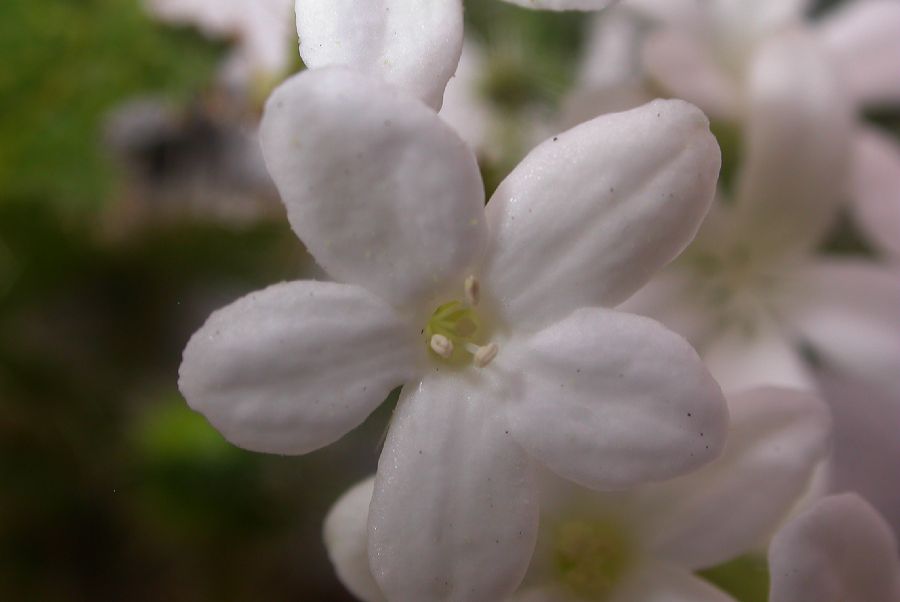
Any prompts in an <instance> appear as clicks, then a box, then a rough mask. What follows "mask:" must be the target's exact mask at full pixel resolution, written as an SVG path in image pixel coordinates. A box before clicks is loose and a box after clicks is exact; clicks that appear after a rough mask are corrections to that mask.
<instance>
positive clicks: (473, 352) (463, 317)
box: [423, 276, 499, 368]
mask: <svg viewBox="0 0 900 602" xmlns="http://www.w3.org/2000/svg"><path fill="white" fill-rule="evenodd" d="M478 300H479V285H478V280H476V279H475V277H474V276H469V277H468V278H466V283H465V300H464V301H462V300H453V301H448V302H446V303H444V304H442V305H440V306H438V308H437V309H435V310H434V313H433V314H431V318H429V319H428V324H427V325H426V326H425V330H424V331H423V333H424V335H425V342H426V343H427V345H428V348H429V349H430V350H431V352H432V353H433V354H434V355H435V356H437V357H438V358H440V359H442V360H445V361H447V362H450V363H453V364H459V365H462V364H466V363H468V362H469V361H471V362H472V363H474V364H475V365H476V366H478V367H479V368H483V367H485V366H487V365H488V364H490V363H491V361H492V360H493V359H494V358H495V357H496V356H497V352H498V351H499V347H497V344H496V343H487V344H484V345H482V344H480V343H482V342H484V329H483V328H482V324H481V322H480V320H479V318H478V314H477V312H476V311H475V306H476V305H478Z"/></svg>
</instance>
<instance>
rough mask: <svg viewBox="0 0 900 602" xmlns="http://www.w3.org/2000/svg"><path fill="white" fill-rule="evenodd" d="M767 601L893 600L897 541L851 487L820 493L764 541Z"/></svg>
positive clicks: (898, 595) (898, 572)
mask: <svg viewBox="0 0 900 602" xmlns="http://www.w3.org/2000/svg"><path fill="white" fill-rule="evenodd" d="M769 572H770V574H771V592H770V595H769V600H770V602H797V601H798V600H814V601H815V602H897V600H900V563H898V560H897V541H896V539H895V538H894V534H893V533H892V532H891V529H890V527H889V526H888V525H887V523H885V522H884V519H882V518H881V517H880V516H879V515H878V512H876V511H875V509H874V508H872V507H871V506H870V505H869V504H867V503H866V502H865V501H863V500H862V498H860V497H859V496H857V495H855V494H852V493H845V494H842V495H835V496H831V497H827V498H823V499H822V500H820V501H819V502H817V503H816V504H815V505H814V506H813V507H811V508H809V509H808V510H806V511H804V512H803V513H802V514H800V515H799V516H797V517H796V518H794V519H793V520H792V521H791V522H790V523H788V524H787V525H785V527H784V528H783V529H782V530H781V531H779V533H778V534H777V535H776V536H775V538H774V539H773V540H772V545H771V546H770V547H769Z"/></svg>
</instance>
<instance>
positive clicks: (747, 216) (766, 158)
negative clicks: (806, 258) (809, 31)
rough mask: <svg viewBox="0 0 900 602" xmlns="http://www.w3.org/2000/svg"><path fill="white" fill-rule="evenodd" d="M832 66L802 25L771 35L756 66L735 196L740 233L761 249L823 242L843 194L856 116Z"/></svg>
mask: <svg viewBox="0 0 900 602" xmlns="http://www.w3.org/2000/svg"><path fill="white" fill-rule="evenodd" d="M832 71H833V70H832V69H831V66H830V65H829V64H828V57H827V55H826V54H825V52H824V51H823V50H821V49H820V48H819V47H818V45H817V44H816V43H815V40H814V39H812V38H811V36H809V35H806V34H804V33H801V32H800V31H792V32H788V33H785V34H783V35H780V36H775V37H774V38H772V39H771V40H770V41H769V42H768V43H767V44H766V45H765V46H764V47H763V48H762V49H761V50H760V51H759V52H758V54H757V57H756V60H755V63H754V65H753V67H752V69H751V73H750V75H749V81H748V83H747V85H748V94H749V103H750V106H749V115H748V117H747V132H748V134H747V136H748V141H747V147H746V149H745V151H744V152H745V154H746V158H745V160H744V167H743V170H742V171H741V173H740V174H739V179H738V183H737V191H736V198H735V201H734V202H735V210H736V219H737V221H738V223H739V224H741V228H742V234H741V238H742V239H743V240H745V241H748V242H749V243H751V244H753V245H754V248H755V249H759V250H760V252H761V253H766V252H768V253H769V254H770V255H772V256H778V257H782V256H783V255H784V254H785V253H788V252H795V253H800V252H805V251H807V250H808V249H809V248H810V247H812V246H814V245H816V244H818V243H819V242H820V239H821V238H822V236H823V235H824V233H825V230H826V229H827V228H828V227H829V226H830V225H831V223H832V221H833V218H834V216H835V213H836V211H837V209H838V207H839V203H840V202H841V201H842V200H843V198H842V193H843V191H844V190H845V178H846V177H847V176H849V171H848V170H847V166H848V165H849V160H850V157H849V152H850V145H849V143H848V140H849V139H850V135H851V119H850V117H851V114H850V112H849V109H848V106H847V103H846V102H845V100H844V99H843V97H842V95H841V93H840V89H839V88H838V85H837V83H836V81H835V78H834V74H833V73H832ZM773 216H777V219H773Z"/></svg>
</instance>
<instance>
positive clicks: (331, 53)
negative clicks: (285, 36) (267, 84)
mask: <svg viewBox="0 0 900 602" xmlns="http://www.w3.org/2000/svg"><path fill="white" fill-rule="evenodd" d="M296 8H297V32H298V33H299V35H300V56H301V57H303V62H304V63H306V66H307V67H316V68H318V67H325V66H329V65H343V66H347V67H352V68H353V69H356V70H359V71H362V72H363V73H367V74H370V75H373V76H375V77H377V78H380V79H383V80H385V81H388V82H390V83H392V84H395V85H397V86H400V87H402V88H404V89H406V90H407V91H409V92H411V93H412V94H414V95H416V96H418V97H419V98H422V99H423V100H425V102H427V103H428V104H430V105H431V106H432V107H434V108H435V109H439V108H440V107H441V100H442V98H443V96H444V87H445V86H446V85H447V80H449V79H450V77H451V76H452V75H453V72H454V71H455V70H456V63H457V61H459V54H460V52H461V50H462V43H463V19H462V15H463V9H462V2H461V0H429V1H428V2H409V1H407V0H365V1H364V2H359V1H358V0H297V4H296Z"/></svg>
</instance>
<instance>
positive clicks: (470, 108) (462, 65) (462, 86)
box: [441, 40, 494, 152]
mask: <svg viewBox="0 0 900 602" xmlns="http://www.w3.org/2000/svg"><path fill="white" fill-rule="evenodd" d="M484 52H485V51H484V49H483V48H481V46H480V45H479V44H478V43H477V42H474V41H470V40H466V42H465V44H464V45H463V51H462V56H460V57H459V67H458V68H457V69H456V73H455V74H454V75H453V77H452V78H450V81H449V82H448V83H447V91H446V93H445V94H444V105H443V106H442V107H441V119H443V120H444V121H446V122H447V123H449V124H450V125H451V126H453V129H454V130H456V132H457V133H458V134H459V135H460V137H462V139H463V140H465V141H466V142H467V143H468V144H469V146H471V147H472V148H473V149H475V150H476V151H477V152H483V151H484V150H485V147H486V146H487V144H488V142H489V141H490V139H491V136H490V134H491V127H492V125H493V124H492V119H493V117H494V116H493V115H492V112H491V107H490V105H489V101H488V98H487V96H486V95H484V94H483V91H482V89H481V78H482V76H483V75H484V71H485V68H486V66H485V57H484Z"/></svg>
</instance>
